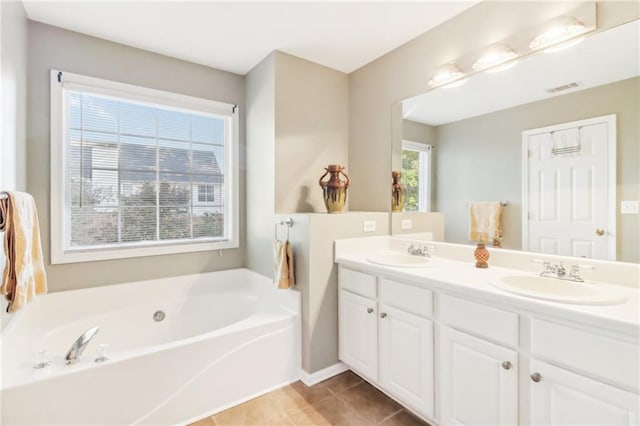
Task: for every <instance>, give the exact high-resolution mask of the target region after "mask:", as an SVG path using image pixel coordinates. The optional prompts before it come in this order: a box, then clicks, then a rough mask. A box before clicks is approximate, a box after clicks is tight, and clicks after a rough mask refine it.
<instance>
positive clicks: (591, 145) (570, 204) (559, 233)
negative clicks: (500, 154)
mask: <svg viewBox="0 0 640 426" xmlns="http://www.w3.org/2000/svg"><path fill="white" fill-rule="evenodd" d="M615 141H616V120H615V115H609V116H605V117H597V118H592V119H588V120H581V121H574V122H570V123H563V124H560V125H556V126H550V127H545V128H541V129H533V130H527V131H525V132H523V144H524V147H523V148H524V149H523V180H524V182H523V223H522V227H523V230H522V231H523V249H524V250H527V251H533V252H538V253H546V254H558V255H567V256H576V257H587V258H593V259H611V260H615V232H616V229H615V181H616V180H615V162H616V157H615Z"/></svg>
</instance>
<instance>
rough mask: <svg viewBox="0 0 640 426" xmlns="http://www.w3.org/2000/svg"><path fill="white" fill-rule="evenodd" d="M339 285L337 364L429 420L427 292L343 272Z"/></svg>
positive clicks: (430, 335)
mask: <svg viewBox="0 0 640 426" xmlns="http://www.w3.org/2000/svg"><path fill="white" fill-rule="evenodd" d="M339 281H340V290H339V324H340V325H339V344H340V346H339V357H340V360H342V362H344V363H345V364H347V365H348V366H349V367H350V368H352V369H353V370H354V371H356V372H357V373H358V374H360V375H362V376H363V377H364V378H366V379H368V380H370V381H371V382H372V383H373V384H375V385H377V386H379V387H380V388H381V389H383V390H385V391H386V392H387V393H389V394H390V395H392V396H394V397H395V398H396V399H398V400H399V401H401V402H402V403H404V404H405V405H407V406H408V407H410V408H411V409H413V410H414V411H416V412H417V413H419V414H422V415H424V416H426V417H430V418H433V416H434V379H433V375H434V369H433V322H432V321H431V320H430V319H429V318H428V316H427V315H430V314H431V312H432V306H431V300H432V295H431V292H430V291H428V290H425V289H420V288H417V287H413V286H409V285H406V284H401V283H397V282H394V281H391V280H384V279H380V280H379V282H378V279H377V278H376V277H374V276H371V275H368V274H364V273H361V272H358V271H353V270H350V269H347V268H340V278H339ZM378 295H379V296H378Z"/></svg>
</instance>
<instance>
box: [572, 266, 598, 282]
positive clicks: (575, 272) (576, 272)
mask: <svg viewBox="0 0 640 426" xmlns="http://www.w3.org/2000/svg"><path fill="white" fill-rule="evenodd" d="M580 269H596V268H595V266H593V265H572V266H571V272H569V277H570V278H571V279H572V280H574V281H579V282H583V281H584V280H583V279H582V277H581V276H580Z"/></svg>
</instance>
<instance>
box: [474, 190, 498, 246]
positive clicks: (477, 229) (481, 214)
mask: <svg viewBox="0 0 640 426" xmlns="http://www.w3.org/2000/svg"><path fill="white" fill-rule="evenodd" d="M501 239H502V204H500V202H499V201H473V202H471V203H469V240H471V241H478V242H482V243H486V242H488V241H490V240H492V241H493V245H494V247H500V240H501Z"/></svg>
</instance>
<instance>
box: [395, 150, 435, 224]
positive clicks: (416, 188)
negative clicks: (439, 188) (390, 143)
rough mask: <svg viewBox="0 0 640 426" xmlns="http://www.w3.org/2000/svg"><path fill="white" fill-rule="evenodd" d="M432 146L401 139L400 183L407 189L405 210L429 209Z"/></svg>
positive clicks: (424, 210) (426, 210)
mask: <svg viewBox="0 0 640 426" xmlns="http://www.w3.org/2000/svg"><path fill="white" fill-rule="evenodd" d="M432 148H433V147H432V146H431V145H428V144H425V143H421V142H414V141H408V140H403V141H402V184H403V185H404V186H405V188H406V190H407V198H406V202H405V205H404V211H406V212H429V211H431V150H432Z"/></svg>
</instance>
